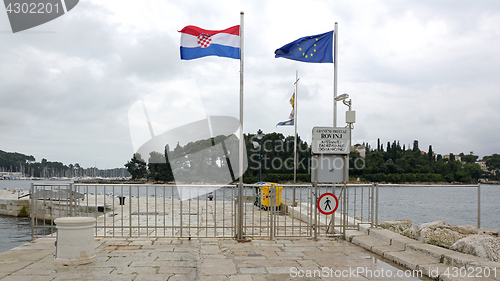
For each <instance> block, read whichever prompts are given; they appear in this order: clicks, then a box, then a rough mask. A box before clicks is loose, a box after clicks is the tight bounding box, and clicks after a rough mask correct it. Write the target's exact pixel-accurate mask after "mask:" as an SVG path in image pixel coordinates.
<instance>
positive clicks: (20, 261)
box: [0, 238, 430, 281]
mask: <svg viewBox="0 0 500 281" xmlns="http://www.w3.org/2000/svg"><path fill="white" fill-rule="evenodd" d="M54 241H55V239H52V238H51V239H49V238H44V239H38V240H36V241H35V242H34V243H27V244H25V245H22V246H19V247H17V248H14V249H12V250H10V251H6V252H3V253H0V280H2V281H10V280H42V281H43V280H100V281H103V280H134V281H140V280H148V281H155V280H169V281H172V280H242V281H252V280H253V281H264V280H334V279H337V280H430V279H428V278H426V277H420V278H415V277H404V275H405V274H406V275H411V274H413V273H412V272H410V271H406V270H407V269H405V268H402V267H400V266H398V265H396V264H394V263H392V262H390V261H388V260H386V259H383V258H381V257H379V256H377V255H376V254H373V253H371V252H369V251H367V250H365V249H363V248H361V247H359V246H357V245H354V244H352V243H349V242H346V241H344V240H338V239H333V238H332V239H328V238H320V240H319V241H314V240H312V239H309V238H297V239H286V240H279V239H277V240H275V241H270V240H260V239H256V240H252V241H250V242H245V243H239V242H237V241H235V240H233V239H193V240H187V239H167V238H158V239H147V238H143V239H139V238H135V239H132V238H129V239H125V238H101V239H95V247H96V255H97V260H96V261H95V262H93V263H90V264H86V265H79V266H61V265H55V264H54V253H55V247H54ZM314 274H316V275H315V276H314ZM335 274H337V275H339V276H340V277H338V278H336V277H335ZM398 274H402V276H403V277H397V276H398ZM341 275H344V277H342V276H341ZM388 276H390V278H389V277H388Z"/></svg>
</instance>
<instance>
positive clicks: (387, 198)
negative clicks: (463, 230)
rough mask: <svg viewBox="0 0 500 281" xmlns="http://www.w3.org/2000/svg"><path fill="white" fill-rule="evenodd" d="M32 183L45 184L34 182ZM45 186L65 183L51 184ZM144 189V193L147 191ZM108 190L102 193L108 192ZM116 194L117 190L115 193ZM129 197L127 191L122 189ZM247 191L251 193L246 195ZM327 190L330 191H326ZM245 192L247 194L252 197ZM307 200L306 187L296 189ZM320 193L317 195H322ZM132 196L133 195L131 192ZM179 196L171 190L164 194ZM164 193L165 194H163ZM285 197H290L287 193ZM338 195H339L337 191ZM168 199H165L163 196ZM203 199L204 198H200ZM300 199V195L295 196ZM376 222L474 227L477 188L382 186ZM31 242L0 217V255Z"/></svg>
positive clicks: (491, 218)
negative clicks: (396, 220)
mask: <svg viewBox="0 0 500 281" xmlns="http://www.w3.org/2000/svg"><path fill="white" fill-rule="evenodd" d="M35 183H44V182H42V181H36V182H35ZM46 183H51V184H56V183H68V182H60V181H50V182H46ZM30 184H31V181H21V180H19V181H17V180H0V189H3V188H8V189H11V190H12V189H21V188H22V189H23V190H24V191H25V192H27V191H28V190H29V189H30ZM146 189H147V191H146ZM109 191H111V190H103V191H102V193H107V192H109ZM114 191H115V194H117V191H119V190H114ZM125 191H126V192H124V195H126V194H125V193H127V194H128V191H127V190H125ZM155 191H156V192H157V194H162V193H163V190H162V191H161V192H160V191H159V190H158V188H156V189H155V188H144V190H142V189H141V191H140V194H139V195H140V196H143V195H145V194H146V192H147V194H148V195H149V196H151V195H152V194H155ZM249 191H250V192H249ZM329 191H330V190H329ZM251 192H252V191H251V190H247V192H246V193H247V194H251ZM297 192H300V193H303V194H304V195H303V196H302V198H307V195H305V194H307V193H308V191H307V190H306V189H305V188H300V189H297ZM323 192H324V191H321V192H320V193H323ZM133 193H134V192H133ZM165 193H166V194H167V195H168V194H171V195H173V197H178V194H177V191H176V190H174V191H172V190H171V189H170V188H169V190H167V191H166V192H165ZM165 193H164V194H165ZM286 194H287V197H290V195H291V194H292V193H291V192H290V191H286ZM336 194H338V192H336ZM166 197H168V196H166ZM203 197H204V196H203ZM215 197H216V198H219V197H222V198H220V199H224V200H230V199H231V198H233V197H234V193H233V190H225V191H217V192H216V193H215ZM226 197H227V198H226ZM297 197H299V195H297ZM499 207H500V185H481V214H480V215H481V227H485V228H494V229H500V211H499ZM378 218H379V221H384V220H389V219H410V220H412V221H413V224H414V225H417V226H418V225H420V224H422V223H425V222H431V221H436V220H445V221H446V222H447V223H451V224H470V225H473V226H476V225H477V188H475V187H406V186H405V187H397V186H381V187H380V189H379V214H378ZM30 240H31V224H30V220H29V219H27V218H14V217H7V216H0V252H3V251H6V250H9V249H12V248H14V247H17V246H19V245H22V244H24V243H26V242H29V241H30Z"/></svg>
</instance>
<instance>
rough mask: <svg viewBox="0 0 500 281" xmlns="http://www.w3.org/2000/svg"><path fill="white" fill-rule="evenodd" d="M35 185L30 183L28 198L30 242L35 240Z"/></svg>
mask: <svg viewBox="0 0 500 281" xmlns="http://www.w3.org/2000/svg"><path fill="white" fill-rule="evenodd" d="M34 194H35V187H34V184H33V183H31V189H30V200H31V214H30V215H31V242H35V196H33V195H34Z"/></svg>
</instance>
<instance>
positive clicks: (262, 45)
mask: <svg viewBox="0 0 500 281" xmlns="http://www.w3.org/2000/svg"><path fill="white" fill-rule="evenodd" d="M240 11H244V13H245V17H244V33H245V38H244V40H245V43H244V44H245V54H244V63H245V69H244V74H245V80H244V85H245V88H244V95H245V98H244V104H245V106H244V132H245V133H255V132H256V131H257V130H258V129H259V128H261V129H262V130H263V131H264V132H265V133H270V132H280V133H283V134H284V135H286V136H287V135H293V126H288V127H276V123H278V122H280V121H285V120H286V119H287V118H288V115H289V113H290V110H291V107H290V104H289V102H288V100H289V98H290V96H291V95H292V93H293V90H294V85H293V82H294V81H295V75H296V71H298V73H299V77H300V82H299V90H298V102H299V104H298V108H299V112H298V127H299V128H298V129H299V134H300V135H301V136H302V138H304V139H305V140H307V141H308V142H310V139H311V130H312V128H313V127H314V126H332V125H333V64H308V63H301V62H297V61H292V60H287V59H283V58H280V59H275V58H274V51H275V49H277V48H279V47H281V46H282V45H285V44H287V43H289V42H291V41H293V40H295V39H298V38H300V37H303V36H306V35H315V34H320V33H324V32H327V31H330V30H333V29H334V24H335V22H338V25H339V30H338V31H339V32H338V36H339V37H338V38H339V49H338V54H339V56H338V60H337V63H338V64H337V65H338V94H341V93H348V94H349V95H350V97H351V98H352V103H353V110H355V111H356V124H355V126H354V127H355V129H354V131H353V142H354V143H362V142H368V143H370V144H371V145H372V146H376V142H377V138H380V140H381V142H382V143H383V144H384V146H385V144H386V143H387V142H388V141H390V142H391V143H392V141H393V140H399V141H400V142H401V144H406V146H407V147H408V145H409V144H412V143H413V140H418V141H419V145H420V148H421V149H422V150H425V151H427V149H428V146H429V145H432V147H433V149H434V151H435V152H436V153H439V154H443V155H444V154H448V153H450V152H451V153H455V154H459V153H460V152H464V153H466V154H467V153H469V152H471V151H473V152H474V154H475V155H479V156H480V157H483V156H484V155H491V154H493V153H500V130H499V127H500V126H499V125H498V122H499V121H500V79H499V77H500V51H499V47H498V46H500V2H499V1H496V0H491V1H486V0H485V1H373V0H370V1H331V0H328V1H327V0H320V1H316V0H311V1H274V0H273V1H234V0H227V1H199V0H198V1H192V0H182V1H180V0H179V1H176V0H175V1H174V0H167V1H165V0H149V1H139V2H138V1H118V0H106V1H97V0H80V2H79V4H78V5H77V6H76V7H75V8H74V9H73V10H71V11H70V12H68V13H67V14H66V15H64V16H62V17H60V18H58V19H55V20H53V21H51V22H48V23H46V24H43V25H41V26H38V27H35V28H32V29H29V30H26V31H22V32H19V33H15V34H13V33H12V31H11V27H10V23H9V19H8V17H7V14H6V13H5V12H0V37H1V39H0V134H1V139H0V150H4V151H9V152H20V153H24V154H28V155H33V156H34V157H35V158H36V160H37V161H41V159H42V158H46V159H48V160H50V161H60V162H63V163H65V164H70V163H79V164H80V165H82V166H83V167H91V166H94V165H96V166H97V167H99V168H113V167H123V164H124V163H126V162H127V161H128V160H129V159H130V158H131V157H132V154H133V153H134V147H133V145H132V137H131V132H130V129H129V116H128V115H129V111H130V108H131V107H132V106H133V105H134V104H135V103H136V102H137V101H139V100H141V99H144V98H145V97H147V96H148V95H149V94H151V93H154V92H156V91H158V90H160V89H163V90H164V91H169V90H170V89H171V90H172V91H176V92H178V93H181V94H182V92H183V91H190V92H193V91H198V92H199V93H198V94H199V96H200V98H201V100H202V102H203V107H204V108H205V114H207V115H226V116H234V117H238V116H239V61H238V60H233V59H228V58H217V57H206V58H202V59H197V60H192V61H181V60H180V57H179V44H180V34H179V33H178V32H177V31H178V30H180V29H182V28H183V27H184V26H186V25H196V26H199V27H202V28H205V29H211V30H220V29H225V28H228V27H230V26H234V25H238V24H239V23H240ZM165 89H167V90H165ZM346 109H347V107H345V106H344V105H342V104H338V113H337V114H338V125H341V126H343V125H344V124H345V118H344V116H345V110H346ZM195 110H196V109H193V108H184V109H183V110H180V111H179V112H178V113H176V116H178V118H177V120H176V122H178V121H179V120H183V119H184V118H185V119H186V120H189V116H193V112H194V111H195ZM170 113H171V114H172V112H170ZM198 113H199V112H198ZM132 134H134V133H132Z"/></svg>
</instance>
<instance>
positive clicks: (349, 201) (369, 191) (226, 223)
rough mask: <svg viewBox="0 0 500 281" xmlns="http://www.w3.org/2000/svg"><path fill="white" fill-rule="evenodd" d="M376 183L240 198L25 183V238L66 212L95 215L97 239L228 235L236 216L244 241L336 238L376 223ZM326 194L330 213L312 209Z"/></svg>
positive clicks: (218, 190)
mask: <svg viewBox="0 0 500 281" xmlns="http://www.w3.org/2000/svg"><path fill="white" fill-rule="evenodd" d="M377 187H378V186H377V185H375V184H368V185H347V186H346V187H343V185H336V186H335V185H334V186H332V185H318V187H317V190H316V188H315V187H313V186H312V185H311V184H304V185H291V184H284V185H278V184H270V185H267V186H266V185H262V184H260V185H259V184H255V185H244V186H243V194H242V196H241V197H240V196H238V194H237V193H238V186H237V185H236V186H235V185H225V186H211V185H146V184H144V185H131V184H78V183H74V184H73V183H72V184H32V186H31V191H30V198H31V200H30V203H31V206H30V210H31V212H30V214H31V221H32V239H33V240H34V239H36V238H38V237H41V236H47V235H48V236H52V237H55V225H54V220H55V219H56V218H59V217H72V216H81V217H87V216H88V217H95V218H96V224H95V226H94V234H95V236H99V237H173V238H209V237H210V238H234V237H236V234H237V231H238V229H237V227H236V226H237V225H238V224H237V220H238V218H239V217H240V218H242V230H243V236H244V237H245V238H254V237H266V238H270V239H274V238H276V237H304V236H305V237H318V236H325V235H328V236H343V235H344V234H345V231H346V230H349V229H358V227H359V224H370V225H371V226H374V225H377V223H378V222H377V216H376V214H377V200H376V198H377V196H376V194H377ZM179 192H182V194H179ZM186 192H187V195H188V196H187V197H189V198H191V199H187V200H181V199H180V198H185V196H179V195H186ZM325 192H331V193H333V194H335V195H336V196H337V197H339V206H338V209H337V211H336V212H335V213H334V214H333V215H329V216H326V215H323V214H321V213H319V212H318V211H317V209H316V200H317V198H318V197H319V196H320V195H321V194H323V193H325ZM238 198H243V199H242V200H241V202H238V201H239V200H238ZM238 204H242V205H243V206H242V207H243V208H242V209H243V213H242V214H241V216H238V215H237V210H238V208H237V206H238Z"/></svg>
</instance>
